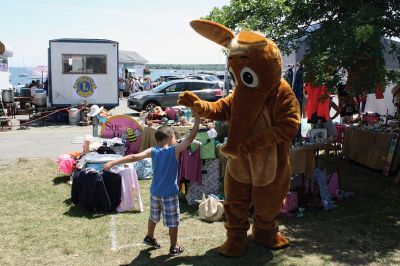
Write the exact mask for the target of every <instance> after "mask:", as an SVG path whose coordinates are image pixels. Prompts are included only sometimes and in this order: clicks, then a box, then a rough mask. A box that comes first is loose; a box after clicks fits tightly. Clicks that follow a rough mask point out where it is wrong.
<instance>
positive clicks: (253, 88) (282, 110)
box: [178, 20, 300, 256]
mask: <svg viewBox="0 0 400 266" xmlns="http://www.w3.org/2000/svg"><path fill="white" fill-rule="evenodd" d="M190 25H191V26H192V27H193V29H194V30H195V31H197V32H198V33H199V34H201V35H202V36H204V37H206V38H208V39H210V40H212V41H214V42H216V43H218V44H220V45H222V46H223V47H225V48H227V49H228V50H229V57H228V68H229V72H230V75H231V76H232V79H233V81H234V82H235V90H234V92H233V93H231V94H230V95H229V96H227V97H225V98H222V99H219V100H218V101H217V102H207V101H203V100H201V99H200V98H199V97H198V96H197V95H196V94H194V93H192V92H189V91H186V92H184V93H183V94H181V95H180V98H179V101H178V102H179V104H182V105H185V106H188V107H191V108H194V110H195V111H197V112H198V113H199V114H200V116H202V117H205V118H209V119H213V120H220V121H229V131H228V142H227V144H226V145H225V146H224V147H222V148H221V152H222V153H223V154H224V155H225V156H226V157H228V163H227V167H226V173H225V195H226V200H225V203H224V209H225V213H226V218H227V222H226V224H225V228H226V230H227V240H226V242H225V243H224V244H223V245H222V246H221V247H219V249H218V252H219V253H220V254H221V255H225V256H242V255H243V254H244V252H245V250H246V245H247V231H248V229H249V226H250V224H249V219H248V209H249V206H250V204H251V203H253V206H254V219H253V228H252V235H251V239H252V240H253V241H255V242H256V243H258V244H261V245H263V246H265V247H268V248H271V249H281V248H285V247H287V246H288V245H289V240H288V239H287V238H286V237H284V236H282V235H281V234H280V233H279V232H278V225H277V223H276V221H275V219H276V216H277V215H278V213H279V210H280V208H281V207H282V204H283V200H284V198H285V196H286V194H287V192H288V190H289V185H290V165H289V144H290V142H291V140H292V138H293V137H294V136H295V135H296V133H297V131H298V128H299V124H300V110H299V104H298V101H297V100H296V96H295V94H294V93H293V91H292V89H291V88H290V86H289V85H288V83H287V82H286V81H284V80H283V79H282V78H281V73H282V59H281V55H280V52H279V49H278V47H277V46H276V44H275V43H274V42H272V41H271V40H269V39H267V38H265V37H264V36H262V35H260V34H257V33H254V32H248V31H242V32H240V33H239V34H238V35H237V36H235V34H234V33H233V32H232V31H231V30H229V29H228V28H226V27H224V26H222V25H220V24H218V23H215V22H212V21H207V20H194V21H192V22H191V23H190Z"/></svg>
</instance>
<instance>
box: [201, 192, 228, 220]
mask: <svg viewBox="0 0 400 266" xmlns="http://www.w3.org/2000/svg"><path fill="white" fill-rule="evenodd" d="M223 215H224V206H223V205H222V203H221V202H219V200H217V199H216V198H214V197H208V198H207V199H206V198H205V195H204V193H203V198H202V199H201V201H200V205H199V216H200V218H202V219H204V220H207V221H212V222H217V221H219V220H221V219H222V216H223Z"/></svg>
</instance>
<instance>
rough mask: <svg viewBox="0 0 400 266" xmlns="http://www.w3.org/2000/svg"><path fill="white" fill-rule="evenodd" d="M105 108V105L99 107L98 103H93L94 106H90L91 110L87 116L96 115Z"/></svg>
mask: <svg viewBox="0 0 400 266" xmlns="http://www.w3.org/2000/svg"><path fill="white" fill-rule="evenodd" d="M103 109H104V106H102V107H99V106H98V105H96V104H95V105H92V106H90V112H89V113H88V114H87V116H89V117H93V116H96V115H98V114H99V113H100V112H101V111H103Z"/></svg>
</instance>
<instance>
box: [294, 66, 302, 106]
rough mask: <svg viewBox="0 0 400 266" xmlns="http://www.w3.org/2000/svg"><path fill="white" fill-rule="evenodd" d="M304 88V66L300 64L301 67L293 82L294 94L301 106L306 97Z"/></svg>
mask: <svg viewBox="0 0 400 266" xmlns="http://www.w3.org/2000/svg"><path fill="white" fill-rule="evenodd" d="M303 90H304V84H303V67H302V66H300V67H299V69H298V70H297V71H296V75H295V77H294V84H293V91H294V94H295V95H296V99H297V101H299V104H300V107H301V106H303V97H304V94H303ZM300 110H301V111H302V108H300Z"/></svg>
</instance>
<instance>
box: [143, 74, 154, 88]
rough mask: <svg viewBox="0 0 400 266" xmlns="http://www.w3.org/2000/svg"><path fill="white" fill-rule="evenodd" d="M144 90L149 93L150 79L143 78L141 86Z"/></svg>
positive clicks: (151, 86)
mask: <svg viewBox="0 0 400 266" xmlns="http://www.w3.org/2000/svg"><path fill="white" fill-rule="evenodd" d="M143 87H144V90H145V91H149V90H151V89H152V88H153V85H152V84H151V79H150V77H148V76H147V77H145V78H144V84H143Z"/></svg>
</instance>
